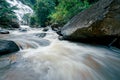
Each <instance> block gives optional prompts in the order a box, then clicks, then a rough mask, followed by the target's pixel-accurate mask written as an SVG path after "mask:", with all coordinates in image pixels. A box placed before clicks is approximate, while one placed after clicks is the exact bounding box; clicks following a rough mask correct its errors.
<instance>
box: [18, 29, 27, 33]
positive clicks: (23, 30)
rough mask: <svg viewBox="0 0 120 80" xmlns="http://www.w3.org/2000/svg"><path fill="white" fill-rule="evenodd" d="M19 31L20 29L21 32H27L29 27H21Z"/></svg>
mask: <svg viewBox="0 0 120 80" xmlns="http://www.w3.org/2000/svg"><path fill="white" fill-rule="evenodd" d="M19 31H20V32H27V31H28V29H27V28H20V29H19Z"/></svg>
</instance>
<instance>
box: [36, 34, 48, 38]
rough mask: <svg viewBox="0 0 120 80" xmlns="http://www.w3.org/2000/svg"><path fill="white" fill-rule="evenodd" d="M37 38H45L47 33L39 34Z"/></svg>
mask: <svg viewBox="0 0 120 80" xmlns="http://www.w3.org/2000/svg"><path fill="white" fill-rule="evenodd" d="M35 36H38V37H40V38H43V37H45V36H46V33H37V34H36V35H35Z"/></svg>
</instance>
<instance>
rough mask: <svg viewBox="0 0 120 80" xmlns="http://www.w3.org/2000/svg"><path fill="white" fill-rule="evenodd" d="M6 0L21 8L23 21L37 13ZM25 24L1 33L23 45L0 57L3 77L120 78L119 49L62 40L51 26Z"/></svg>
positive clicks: (22, 79)
mask: <svg viewBox="0 0 120 80" xmlns="http://www.w3.org/2000/svg"><path fill="white" fill-rule="evenodd" d="M6 1H7V2H9V3H10V4H11V6H15V5H16V6H17V7H18V8H19V10H15V13H16V15H17V17H18V19H19V22H22V21H23V19H22V17H23V16H24V15H25V14H26V13H31V14H32V13H33V11H32V9H31V8H30V7H29V6H27V5H24V4H22V3H21V2H20V1H19V0H6ZM23 22H24V21H23ZM21 27H22V28H25V29H26V28H27V31H20V30H11V31H10V34H0V39H7V40H13V41H15V42H16V43H17V45H18V46H19V47H20V49H21V50H20V51H19V52H17V53H13V54H9V55H5V56H1V57H0V80H120V69H119V68H120V50H119V49H114V48H108V47H105V46H97V45H96V46H91V45H86V44H82V43H73V42H69V41H64V40H63V41H60V40H58V35H57V34H56V33H55V32H54V31H52V30H51V29H49V30H48V31H47V32H44V31H43V29H42V28H37V29H35V28H33V29H31V28H29V26H24V25H22V26H21Z"/></svg>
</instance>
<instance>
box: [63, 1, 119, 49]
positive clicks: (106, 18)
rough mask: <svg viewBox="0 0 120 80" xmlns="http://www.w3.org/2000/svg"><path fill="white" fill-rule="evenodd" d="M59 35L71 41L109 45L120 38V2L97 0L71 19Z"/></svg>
mask: <svg viewBox="0 0 120 80" xmlns="http://www.w3.org/2000/svg"><path fill="white" fill-rule="evenodd" d="M61 34H62V35H63V37H64V38H65V39H69V40H73V41H80V42H87V43H93V44H103V45H109V44H111V42H112V41H113V40H114V39H115V38H118V37H119V36H120V0H99V1H98V2H97V3H96V4H94V5H93V6H91V7H90V8H88V9H86V10H84V11H82V12H80V13H79V14H78V15H76V16H75V17H73V18H72V19H71V20H70V21H69V22H68V23H67V24H66V25H65V26H64V27H63V28H62V29H61ZM118 42H119V41H118ZM119 48H120V47H119Z"/></svg>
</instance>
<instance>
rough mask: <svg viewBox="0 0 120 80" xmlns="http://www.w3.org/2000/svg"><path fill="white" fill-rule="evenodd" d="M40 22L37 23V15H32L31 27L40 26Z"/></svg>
mask: <svg viewBox="0 0 120 80" xmlns="http://www.w3.org/2000/svg"><path fill="white" fill-rule="evenodd" d="M38 26H39V24H38V23H37V17H36V16H35V15H32V16H31V17H30V27H38Z"/></svg>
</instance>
